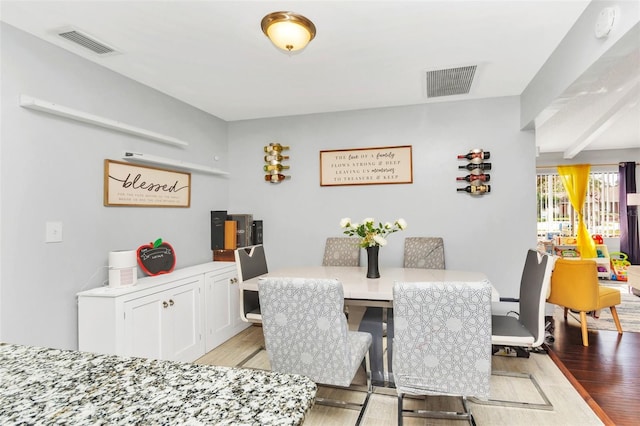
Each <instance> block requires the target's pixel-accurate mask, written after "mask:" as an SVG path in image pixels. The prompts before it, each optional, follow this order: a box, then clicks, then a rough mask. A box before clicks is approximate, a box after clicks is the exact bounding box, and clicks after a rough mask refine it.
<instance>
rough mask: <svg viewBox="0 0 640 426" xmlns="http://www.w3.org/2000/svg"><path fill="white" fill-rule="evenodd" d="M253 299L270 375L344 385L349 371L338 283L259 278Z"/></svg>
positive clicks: (344, 321)
mask: <svg viewBox="0 0 640 426" xmlns="http://www.w3.org/2000/svg"><path fill="white" fill-rule="evenodd" d="M258 294H259V296H260V306H261V310H262V327H263V333H264V340H265V347H266V349H267V353H268V355H269V361H270V363H271V370H273V371H279V372H284V373H293V374H302V375H304V376H307V377H309V378H311V379H312V380H313V381H314V382H317V383H323V384H330V385H337V386H349V384H350V383H351V380H352V379H353V372H352V371H350V362H349V360H350V356H351V354H350V349H349V345H348V338H347V334H348V328H347V320H346V318H345V315H344V312H343V308H344V293H343V289H342V283H341V282H340V281H338V280H335V279H315V278H278V277H273V278H271V277H265V278H261V279H260V281H259V282H258Z"/></svg>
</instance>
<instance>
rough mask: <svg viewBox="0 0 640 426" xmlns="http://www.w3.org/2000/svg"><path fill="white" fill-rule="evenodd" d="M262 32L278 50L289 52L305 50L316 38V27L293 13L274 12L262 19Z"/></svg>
mask: <svg viewBox="0 0 640 426" xmlns="http://www.w3.org/2000/svg"><path fill="white" fill-rule="evenodd" d="M260 26H261V27H262V32H263V33H265V35H266V36H267V37H269V40H271V42H272V43H273V44H274V45H275V46H276V47H278V48H280V49H282V50H286V51H288V52H294V51H296V50H300V49H304V48H305V46H306V45H307V44H309V42H310V41H311V40H313V38H314V37H315V36H316V26H315V25H313V22H311V21H310V20H308V19H307V18H305V17H304V16H302V15H297V14H295V13H293V12H273V13H270V14H268V15H267V16H265V17H264V18H262V22H261V24H260Z"/></svg>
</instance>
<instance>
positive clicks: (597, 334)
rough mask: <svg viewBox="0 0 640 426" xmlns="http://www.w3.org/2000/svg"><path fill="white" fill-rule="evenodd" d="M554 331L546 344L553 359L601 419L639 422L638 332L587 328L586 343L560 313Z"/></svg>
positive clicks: (612, 423)
mask: <svg viewBox="0 0 640 426" xmlns="http://www.w3.org/2000/svg"><path fill="white" fill-rule="evenodd" d="M622 328H623V329H624V323H623V324H622ZM553 334H554V337H555V341H554V342H553V343H552V344H550V345H548V348H549V349H550V351H549V353H550V355H551V357H552V359H554V361H556V363H557V364H558V365H559V366H560V368H561V369H563V371H564V372H565V375H567V377H569V380H572V378H573V379H574V380H575V382H574V386H575V387H576V388H577V389H578V391H579V392H581V393H582V395H583V397H584V398H585V400H586V401H587V403H589V404H590V405H591V406H592V408H593V409H594V411H595V412H596V414H598V415H599V416H600V418H601V420H602V421H603V422H604V423H605V424H607V425H618V426H623V425H638V424H640V420H639V417H638V408H639V407H640V333H631V332H626V333H624V334H623V335H619V334H618V332H617V331H606V330H600V331H589V346H588V347H585V346H582V335H581V334H580V328H579V327H578V326H576V325H573V324H567V323H566V322H565V321H564V320H563V319H562V316H560V318H555V319H554V333H553Z"/></svg>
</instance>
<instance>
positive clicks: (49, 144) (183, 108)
mask: <svg viewBox="0 0 640 426" xmlns="http://www.w3.org/2000/svg"><path fill="white" fill-rule="evenodd" d="M1 31H2V33H1V35H2V68H1V70H2V83H1V84H2V86H1V88H2V94H1V96H2V104H1V105H2V130H1V131H2V133H1V141H2V142H1V143H2V144H1V148H0V159H1V160H0V161H1V163H0V170H1V171H2V180H1V183H0V185H1V186H0V199H1V204H0V206H1V212H0V219H1V222H0V229H1V238H2V241H1V247H0V250H1V253H2V257H1V260H0V262H1V267H0V272H1V275H0V341H7V342H14V343H20V344H33V345H43V346H52V347H58V348H77V337H76V335H77V326H76V322H77V321H76V317H77V308H76V298H75V294H76V293H77V292H78V291H80V290H81V289H85V288H91V287H96V286H99V285H101V284H102V283H103V282H104V281H105V280H106V278H107V271H106V268H105V266H106V265H107V255H108V252H109V251H111V250H118V249H134V248H137V247H138V246H140V245H142V244H146V243H148V242H150V241H153V240H155V239H156V238H159V237H161V238H163V239H164V240H166V241H168V242H170V243H171V244H172V245H173V247H174V249H175V251H176V257H177V267H184V266H188V265H192V264H197V263H202V262H206V261H209V260H211V250H210V230H209V215H210V213H209V212H210V210H214V209H219V208H224V207H225V206H226V205H227V204H228V199H227V194H228V178H226V177H218V176H213V175H206V174H199V173H193V174H192V183H191V184H192V194H191V207H190V208H188V209H184V208H183V209H180V208H134V207H105V206H103V199H102V197H103V161H104V159H114V160H118V159H120V156H121V155H122V152H123V151H124V150H136V151H139V152H146V153H149V154H156V155H159V156H164V157H173V158H176V159H179V160H184V161H189V162H194V163H200V164H204V163H206V162H208V163H209V164H210V165H211V166H214V163H213V157H214V155H218V156H220V158H221V161H219V162H218V163H216V164H215V166H216V167H217V168H220V169H226V168H227V133H226V127H227V125H226V123H225V122H224V121H222V120H220V119H217V118H215V117H213V116H211V115H209V114H206V113H204V112H202V111H200V110H198V109H195V108H193V107H190V106H188V105H186V104H184V103H182V102H179V101H177V100H175V99H173V98H170V97H168V96H166V95H164V94H161V93H159V92H157V91H155V90H152V89H150V88H148V87H146V86H143V85H141V84H138V83H135V82H133V81H131V80H129V79H127V78H125V77H122V76H120V75H118V74H115V73H113V72H111V71H108V70H107V69H105V68H102V67H100V66H98V65H95V64H93V63H90V62H88V61H86V60H84V59H81V58H79V57H78V56H76V55H73V54H71V53H69V52H67V51H65V50H62V49H60V48H58V47H55V46H53V45H50V44H48V43H45V42H43V41H41V40H38V39H36V38H34V37H32V36H30V35H28V34H26V33H24V32H21V31H19V30H16V29H15V28H13V27H10V26H8V25H6V24H4V23H2V24H1ZM105 60H108V59H105ZM20 94H28V95H31V96H34V97H37V98H41V99H44V100H47V101H51V102H56V103H59V104H61V105H64V106H68V107H70V108H74V109H78V110H81V111H86V112H90V113H93V114H96V115H101V116H104V117H108V118H112V119H115V120H119V121H122V122H125V123H128V124H132V125H136V126H139V127H142V128H146V129H148V130H152V131H155V132H158V133H164V134H167V135H170V136H173V137H176V138H179V139H182V140H185V141H188V142H189V143H190V145H189V146H188V147H187V148H179V147H173V146H170V145H165V144H160V143H155V142H152V141H148V140H144V139H141V138H138V137H135V136H131V135H126V134H123V133H118V132H115V131H110V130H106V129H103V128H99V127H94V126H91V125H86V124H82V123H79V122H75V121H71V120H66V119H63V118H59V117H55V116H52V115H48V114H45V113H39V112H35V111H32V110H28V109H25V108H21V107H19V106H18V96H19V95H20ZM47 221H61V222H62V223H63V242H61V243H48V244H46V243H44V236H45V222H47Z"/></svg>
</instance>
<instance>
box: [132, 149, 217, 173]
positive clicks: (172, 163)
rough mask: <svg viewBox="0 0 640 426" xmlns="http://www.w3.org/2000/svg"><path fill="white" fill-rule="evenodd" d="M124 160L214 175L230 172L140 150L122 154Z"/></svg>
mask: <svg viewBox="0 0 640 426" xmlns="http://www.w3.org/2000/svg"><path fill="white" fill-rule="evenodd" d="M122 159H123V160H127V161H130V162H135V163H150V164H159V165H162V166H169V167H175V168H176V169H182V170H190V171H194V172H202V173H208V174H212V175H228V174H229V172H224V171H222V170H218V169H214V168H213V167H208V166H203V165H200V164H195V163H187V162H185V161H180V160H173V159H171V158H164V157H157V156H155V155H149V154H143V153H140V152H130V151H127V152H125V153H124V154H123V155H122Z"/></svg>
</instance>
